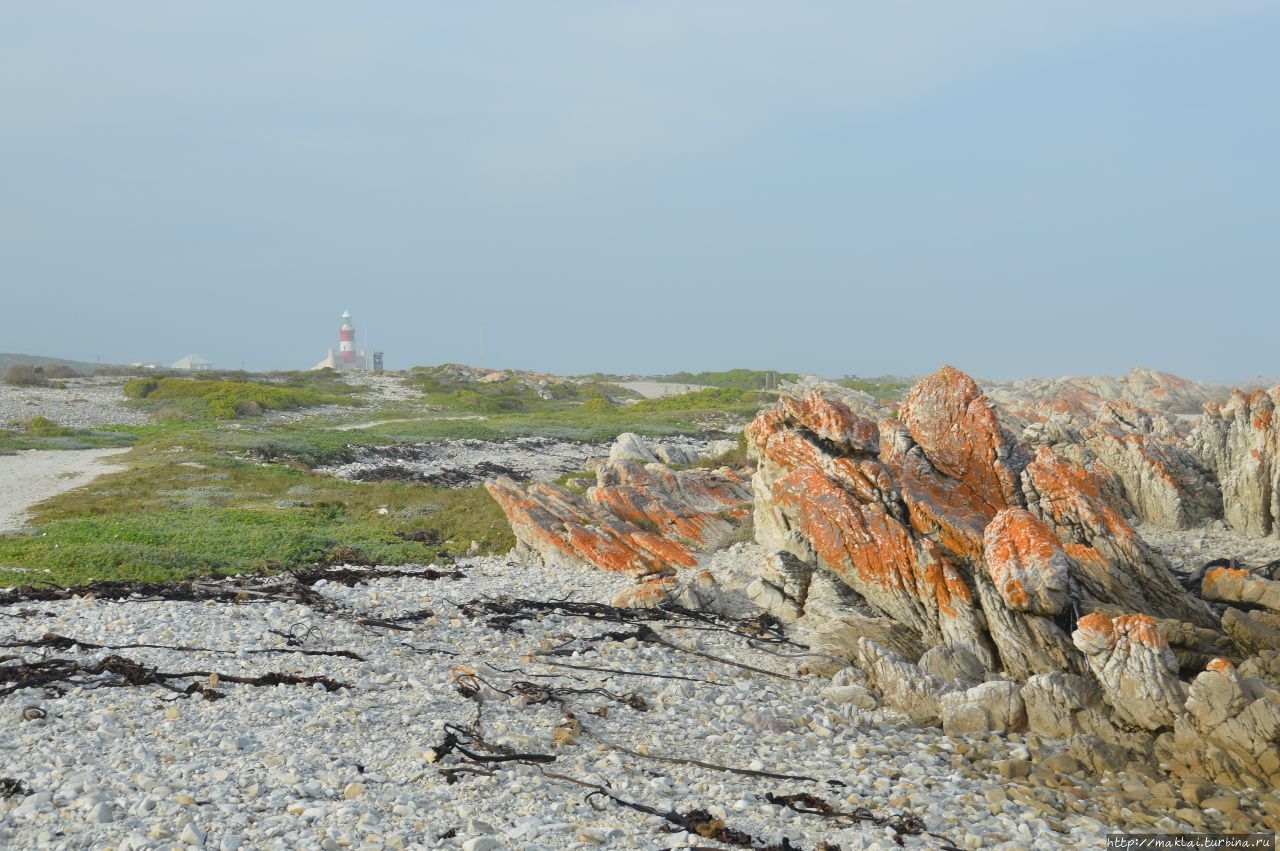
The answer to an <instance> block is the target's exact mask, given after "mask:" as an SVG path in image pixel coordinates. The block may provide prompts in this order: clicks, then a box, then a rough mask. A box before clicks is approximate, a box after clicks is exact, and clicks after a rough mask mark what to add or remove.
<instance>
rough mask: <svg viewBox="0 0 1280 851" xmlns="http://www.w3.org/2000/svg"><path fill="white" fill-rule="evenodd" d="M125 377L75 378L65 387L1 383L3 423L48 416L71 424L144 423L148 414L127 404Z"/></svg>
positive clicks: (1, 415) (59, 421)
mask: <svg viewBox="0 0 1280 851" xmlns="http://www.w3.org/2000/svg"><path fill="white" fill-rule="evenodd" d="M124 382H125V379H123V378H72V379H68V380H67V382H66V387H65V388H64V389H56V388H53V387H14V386H11V385H8V384H0V425H4V424H6V423H11V422H16V421H21V420H29V419H31V418H32V417H45V418H46V419H50V420H53V421H54V422H56V423H57V424H58V425H61V426H66V427H68V428H93V427H94V426H101V425H112V424H121V425H142V424H144V423H146V422H147V415H146V414H144V413H143V412H142V411H136V410H134V409H133V408H128V407H125V405H124V401H125V399H124Z"/></svg>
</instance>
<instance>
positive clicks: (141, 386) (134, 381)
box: [124, 378, 160, 399]
mask: <svg viewBox="0 0 1280 851" xmlns="http://www.w3.org/2000/svg"><path fill="white" fill-rule="evenodd" d="M159 386H160V379H158V378H131V379H129V380H128V381H126V382H125V383H124V395H125V397H126V398H128V399H145V398H147V397H148V396H150V395H151V394H152V392H154V391H155V390H156V388H158V387H159Z"/></svg>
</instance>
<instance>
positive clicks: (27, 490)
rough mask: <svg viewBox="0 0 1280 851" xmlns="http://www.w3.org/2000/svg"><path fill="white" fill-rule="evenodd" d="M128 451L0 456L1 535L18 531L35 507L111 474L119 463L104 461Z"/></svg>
mask: <svg viewBox="0 0 1280 851" xmlns="http://www.w3.org/2000/svg"><path fill="white" fill-rule="evenodd" d="M128 451H129V450H128V449H80V450H49V449H28V450H26V451H23V452H19V453H17V454H16V455H0V532H4V531H14V530H17V529H20V528H21V527H22V526H23V524H25V523H26V521H27V517H28V510H29V509H30V508H31V506H33V505H35V504H36V503H38V502H43V501H44V500H46V499H48V498H49V497H51V496H57V495H58V494H60V493H65V492H66V491H69V490H72V489H74V488H78V487H80V486H81V485H86V484H88V483H89V482H91V481H93V480H94V479H96V478H97V477H98V476H101V475H102V474H103V473H109V472H111V471H112V470H113V469H114V468H116V467H117V466H118V462H114V463H113V462H110V461H108V460H107V459H108V458H109V457H110V456H112V455H119V454H120V453H122V452H128Z"/></svg>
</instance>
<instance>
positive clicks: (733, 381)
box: [657, 369, 800, 390]
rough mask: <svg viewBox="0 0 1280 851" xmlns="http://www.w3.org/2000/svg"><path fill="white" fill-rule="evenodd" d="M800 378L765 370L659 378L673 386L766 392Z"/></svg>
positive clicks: (681, 373) (696, 373)
mask: <svg viewBox="0 0 1280 851" xmlns="http://www.w3.org/2000/svg"><path fill="white" fill-rule="evenodd" d="M799 377H800V376H799V375H798V374H797V373H794V372H774V371H771V370H763V369H730V370H726V371H723V372H673V373H672V374H670V375H662V376H659V377H658V379H657V380H658V381H665V382H668V383H672V384H703V385H709V386H711V387H733V388H736V389H738V390H764V389H765V388H768V387H777V386H778V382H779V381H795V380H796V379H797V378H799Z"/></svg>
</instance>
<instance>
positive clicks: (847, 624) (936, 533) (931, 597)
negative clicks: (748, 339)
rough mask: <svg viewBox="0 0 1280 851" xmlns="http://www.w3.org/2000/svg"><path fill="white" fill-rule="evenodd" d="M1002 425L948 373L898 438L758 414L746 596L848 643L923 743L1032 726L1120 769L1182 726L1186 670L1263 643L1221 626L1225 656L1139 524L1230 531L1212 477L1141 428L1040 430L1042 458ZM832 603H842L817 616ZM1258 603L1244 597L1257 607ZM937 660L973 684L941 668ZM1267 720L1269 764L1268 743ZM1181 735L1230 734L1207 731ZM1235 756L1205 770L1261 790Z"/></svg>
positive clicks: (819, 403) (1115, 420)
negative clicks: (925, 735) (836, 588)
mask: <svg viewBox="0 0 1280 851" xmlns="http://www.w3.org/2000/svg"><path fill="white" fill-rule="evenodd" d="M1173 386H1175V387H1176V386H1177V385H1176V384H1175V385H1173ZM1188 392H1189V391H1188ZM1175 395H1176V394H1175ZM1178 404H1179V405H1180V404H1181V403H1178ZM1004 423H1005V421H1002V419H1001V418H1000V416H999V412H998V411H997V410H996V409H995V406H994V405H993V403H992V402H991V400H990V399H989V398H988V397H986V396H984V395H983V394H982V393H981V391H980V390H979V389H978V387H977V385H976V384H975V383H974V382H973V381H972V380H971V379H969V378H968V376H965V375H964V374H963V373H961V372H959V371H958V370H955V369H952V368H949V367H948V368H944V369H942V370H940V371H939V372H937V373H935V374H934V375H932V376H929V377H927V378H925V379H923V380H922V381H921V382H920V383H919V384H917V385H916V387H915V388H914V389H913V390H912V391H911V393H910V394H909V395H908V397H907V399H906V400H905V401H904V403H903V404H902V406H901V409H900V417H899V419H897V420H896V421H895V420H893V419H888V420H883V421H881V422H879V423H876V422H873V421H872V420H871V419H869V418H868V417H865V416H861V415H859V414H858V413H856V412H854V411H853V410H852V409H851V408H850V407H849V406H848V405H846V404H844V403H843V402H841V401H839V400H837V399H831V398H827V397H824V396H823V395H822V394H821V393H818V392H811V393H810V394H808V395H807V396H805V397H804V398H800V399H796V398H787V399H783V400H782V401H780V402H779V403H778V404H777V405H775V406H774V407H773V408H771V409H769V410H767V411H765V412H763V413H762V414H761V415H760V416H759V417H758V418H757V419H756V420H755V421H754V422H753V423H752V424H751V425H750V426H749V427H748V428H747V431H746V435H747V439H748V445H749V449H750V451H751V453H752V455H753V457H754V458H755V459H756V460H757V471H756V475H755V478H754V479H753V482H752V488H753V492H754V497H755V499H754V503H755V519H756V532H757V540H758V541H759V542H760V543H761V544H762V545H764V546H765V547H766V548H767V549H769V550H771V551H773V553H774V555H773V556H771V557H770V558H769V559H767V561H766V564H765V565H763V567H762V571H761V574H760V577H759V579H758V580H757V581H756V582H754V583H753V584H752V586H751V587H750V588H749V589H748V590H749V593H750V594H751V595H752V596H753V598H755V599H757V600H758V601H759V602H761V603H762V605H764V606H766V607H767V608H770V609H771V610H773V611H776V612H778V613H780V616H785V617H786V618H787V619H789V620H796V621H798V622H799V623H801V624H805V623H809V624H810V625H811V626H812V625H813V624H812V622H813V621H814V620H815V619H816V618H817V617H818V616H819V615H818V614H817V613H818V612H819V611H821V617H824V618H826V619H827V621H828V622H831V623H836V622H838V623H839V626H838V627H836V628H833V629H832V632H833V633H835V634H838V635H840V636H841V639H840V640H829V641H825V642H824V650H826V651H827V652H833V653H837V654H841V655H844V656H845V657H846V658H848V659H850V660H851V661H853V662H854V663H855V664H857V665H858V666H859V667H860V668H861V669H862V670H863V671H865V673H866V675H867V681H868V685H869V686H870V687H872V688H874V689H875V690H876V691H878V692H879V694H880V696H881V698H882V699H883V701H884V703H885V704H886V705H888V706H892V707H895V708H898V709H900V710H901V711H903V712H906V713H907V714H908V715H910V716H911V717H912V718H913V719H915V720H916V721H918V722H920V723H934V724H941V725H943V726H944V728H946V729H950V730H954V731H956V732H962V731H963V732H977V731H996V730H1000V731H1009V730H1014V729H1020V728H1022V727H1023V726H1030V728H1031V729H1033V730H1037V729H1038V730H1040V731H1043V732H1046V733H1048V734H1050V735H1057V736H1061V737H1063V738H1071V739H1072V741H1073V748H1074V749H1073V750H1072V753H1073V755H1074V754H1076V753H1077V752H1079V753H1080V754H1082V755H1083V757H1081V756H1078V757H1077V758H1078V759H1079V758H1084V757H1087V756H1088V754H1089V752H1090V751H1094V752H1096V753H1103V752H1104V751H1105V754H1106V755H1109V756H1106V758H1105V759H1102V758H1101V757H1099V759H1101V762H1099V765H1102V764H1111V763H1112V762H1114V759H1113V758H1120V757H1121V756H1123V755H1124V754H1126V753H1128V752H1129V751H1128V750H1127V749H1128V748H1137V749H1139V750H1143V751H1146V752H1147V753H1150V751H1151V747H1152V745H1153V743H1154V742H1155V741H1156V738H1157V737H1158V736H1165V737H1167V738H1170V739H1171V738H1172V737H1173V733H1174V729H1175V726H1176V725H1177V724H1182V723H1184V721H1183V719H1184V718H1187V717H1188V712H1189V711H1190V710H1189V709H1188V708H1187V705H1186V704H1187V696H1186V690H1187V686H1185V685H1184V684H1183V683H1182V681H1181V680H1180V679H1179V675H1180V673H1182V672H1183V669H1182V667H1181V665H1182V662H1180V660H1183V661H1185V662H1186V663H1187V664H1188V665H1189V666H1190V667H1189V668H1188V670H1187V674H1188V675H1191V674H1194V673H1195V672H1196V670H1198V669H1199V667H1200V666H1203V665H1204V664H1206V663H1207V662H1208V660H1209V659H1211V658H1213V655H1212V654H1213V653H1215V652H1217V651H1219V650H1221V648H1223V647H1227V648H1230V650H1231V655H1233V656H1234V657H1235V658H1236V659H1244V658H1245V657H1246V656H1249V655H1251V654H1253V653H1255V652H1256V651H1258V650H1259V649H1262V648H1263V647H1265V646H1266V640H1267V639H1266V636H1267V635H1268V633H1267V630H1268V629H1269V628H1270V627H1271V625H1272V623H1271V621H1270V620H1269V616H1267V615H1265V614H1262V615H1260V614H1259V613H1257V612H1243V611H1241V612H1236V613H1235V614H1234V615H1232V614H1230V613H1229V615H1228V618H1227V620H1228V621H1232V620H1234V621H1236V622H1237V624H1238V627H1237V628H1236V629H1234V631H1233V630H1232V629H1230V628H1228V632H1227V633H1226V634H1224V632H1223V620H1222V618H1221V617H1220V615H1219V613H1218V612H1216V611H1215V610H1214V609H1212V608H1211V607H1210V606H1209V605H1207V604H1206V603H1205V602H1204V601H1202V600H1201V599H1199V598H1197V597H1196V596H1194V595H1192V594H1190V593H1188V592H1187V590H1186V589H1184V588H1183V586H1182V585H1181V584H1180V582H1179V580H1178V579H1177V578H1176V577H1175V576H1174V574H1173V572H1172V570H1171V568H1170V566H1169V564H1168V563H1167V562H1166V561H1165V559H1164V558H1163V557H1162V556H1161V555H1160V554H1159V553H1157V552H1156V551H1155V550H1153V549H1152V548H1150V547H1149V546H1147V544H1146V542H1145V541H1143V539H1142V538H1141V537H1140V536H1139V535H1138V534H1137V532H1136V531H1135V530H1134V528H1133V526H1132V525H1131V524H1130V522H1129V521H1128V520H1127V519H1126V516H1125V515H1126V514H1127V513H1128V514H1131V515H1134V514H1136V515H1138V516H1144V517H1148V518H1159V519H1160V520H1162V521H1163V522H1165V523H1166V524H1168V525H1172V526H1177V525H1186V524H1189V523H1194V522H1200V521H1201V520H1203V519H1205V518H1206V517H1208V516H1210V515H1211V514H1212V513H1213V512H1215V511H1218V510H1220V509H1219V507H1218V506H1220V502H1219V501H1218V500H1219V499H1220V497H1219V496H1218V491H1217V490H1216V487H1215V484H1214V481H1213V479H1212V477H1211V474H1210V473H1209V472H1208V470H1209V468H1207V467H1205V466H1203V465H1201V464H1200V462H1199V461H1198V460H1197V459H1196V458H1195V457H1193V456H1192V454H1191V453H1190V452H1189V451H1188V450H1187V449H1186V448H1185V447H1184V446H1183V445H1182V444H1180V443H1178V442H1177V441H1179V440H1181V439H1182V437H1181V434H1182V433H1180V432H1178V431H1177V430H1176V429H1174V428H1173V427H1171V426H1169V425H1168V424H1167V423H1162V421H1160V420H1159V419H1157V418H1153V417H1152V416H1151V415H1149V414H1147V413H1146V412H1142V411H1138V410H1137V409H1135V408H1132V407H1131V406H1125V405H1112V404H1100V405H1099V406H1098V407H1097V409H1096V413H1095V419H1094V421H1093V422H1091V423H1088V424H1085V425H1084V426H1083V427H1081V426H1080V425H1079V424H1078V423H1074V422H1072V421H1070V420H1069V418H1068V419H1059V420H1058V421H1045V423H1042V424H1041V427H1040V428H1039V429H1036V428H1032V429H1031V432H1032V434H1033V435H1039V437H1041V438H1043V439H1040V440H1038V441H1037V444H1038V445H1034V446H1029V445H1027V444H1024V443H1022V442H1020V441H1019V440H1018V439H1017V438H1015V437H1013V436H1012V433H1011V431H1010V429H1009V428H1007V427H1006V426H1005V424H1004ZM1054 429H1057V431H1054ZM1023 433H1024V434H1026V433H1027V429H1024V431H1023ZM1226 579H1227V580H1229V581H1226V582H1224V578H1223V577H1220V576H1218V575H1217V574H1213V573H1211V574H1210V575H1208V576H1206V578H1205V585H1206V588H1213V587H1219V588H1228V587H1233V586H1230V582H1231V581H1235V580H1233V579H1231V577H1226ZM830 582H837V583H839V584H840V585H841V586H842V587H843V591H842V592H840V593H831V592H826V593H825V594H824V595H823V596H824V599H823V600H822V602H819V601H818V599H817V594H816V591H818V590H819V589H822V588H823V587H824V583H830ZM1278 585H1280V583H1278ZM1263 593H1264V591H1263V590H1258V589H1254V588H1250V590H1247V591H1245V590H1241V591H1239V595H1240V597H1242V598H1247V599H1249V600H1251V601H1253V602H1255V603H1256V601H1257V600H1260V599H1262V594H1263ZM1266 593H1268V594H1269V593H1270V592H1269V590H1268V591H1266ZM1206 596H1208V593H1207V592H1206ZM1267 599H1270V597H1267ZM886 620H887V621H889V622H891V623H892V624H895V625H896V626H897V627H898V631H897V632H895V630H894V629H892V628H886V626H885V621H886ZM1277 625H1280V622H1277ZM1073 630H1074V631H1073ZM814 631H815V632H817V631H818V630H814ZM875 631H878V633H879V634H875ZM903 633H905V635H904V634H903ZM881 637H884V638H885V639H886V640H889V641H892V642H893V644H894V649H890V648H889V647H888V646H887V644H886V643H884V641H881V640H880V639H881ZM1171 640H1172V642H1173V643H1172V645H1171ZM918 647H924V648H926V650H927V651H928V652H926V653H923V654H920V653H918ZM941 647H946V648H950V649H951V651H950V652H952V653H955V652H957V651H959V652H962V653H963V656H960V657H956V658H959V659H962V660H963V659H969V660H972V662H971V664H972V666H973V669H970V668H968V667H966V664H965V663H963V662H955V660H954V659H949V660H948V661H942V660H940V659H939V658H938V657H937V656H936V655H931V654H934V653H935V650H936V649H937V648H941ZM928 648H934V649H932V650H929V649H928ZM913 659H914V660H918V661H913ZM979 672H980V673H981V675H982V676H974V675H975V673H979ZM984 678H985V679H986V680H987V682H983V681H982V680H983V679H984ZM1020 683H1025V685H1021V684H1020ZM1259 695H1261V696H1260V697H1256V698H1255V700H1263V703H1262V704H1259V706H1260V707H1265V706H1269V705H1270V704H1268V703H1266V695H1265V694H1263V693H1262V692H1259ZM1251 705H1252V704H1251ZM1254 711H1255V712H1257V713H1259V716H1258V718H1257V719H1255V720H1254V721H1251V722H1250V723H1251V724H1252V726H1251V727H1250V728H1249V729H1250V735H1252V736H1254V744H1256V743H1257V742H1258V741H1264V740H1267V739H1266V737H1267V736H1268V735H1270V733H1269V732H1268V731H1269V730H1270V728H1269V727H1267V726H1266V724H1265V723H1264V722H1265V721H1266V719H1267V718H1268V717H1269V716H1268V715H1266V713H1265V712H1263V709H1262V708H1259V709H1257V710H1254ZM1185 723H1194V724H1196V725H1198V726H1196V727H1195V729H1198V730H1202V729H1210V728H1212V729H1218V727H1219V726H1221V725H1220V724H1217V719H1216V716H1206V718H1203V719H1202V718H1200V717H1199V716H1198V715H1193V716H1191V720H1188V721H1186V722H1185ZM1232 729H1234V728H1232ZM1222 735H1234V734H1228V733H1227V732H1223V733H1222ZM1259 737H1261V738H1259ZM1179 748H1180V749H1179V750H1178V753H1180V754H1181V755H1182V756H1181V757H1179V758H1180V759H1182V761H1183V763H1184V764H1186V763H1187V762H1188V761H1192V760H1195V759H1210V757H1208V756H1206V754H1204V753H1201V752H1199V751H1196V752H1194V753H1193V749H1192V746H1191V744H1189V740H1188V739H1187V737H1186V735H1185V734H1184V735H1183V739H1182V743H1181V744H1180V745H1179ZM1251 748H1252V749H1251ZM1237 751H1239V753H1236V755H1235V756H1233V757H1232V760H1234V761H1230V760H1225V758H1223V759H1218V758H1217V757H1213V759H1218V762H1219V763H1221V764H1222V765H1225V766H1227V767H1226V768H1223V769H1222V771H1223V772H1230V771H1235V772H1236V773H1235V775H1234V776H1235V777H1236V778H1237V779H1239V778H1245V777H1261V776H1268V775H1267V773H1266V770H1265V769H1264V768H1263V767H1261V766H1259V765H1258V764H1257V759H1259V758H1260V757H1259V755H1260V754H1261V753H1262V751H1261V750H1258V749H1257V748H1254V747H1253V746H1252V745H1250V746H1249V747H1244V748H1243V750H1241V749H1239V748H1238V749H1237ZM1233 753H1235V752H1233ZM1224 760H1225V761H1224ZM1250 760H1253V761H1252V762H1250ZM1250 772H1252V773H1250Z"/></svg>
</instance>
